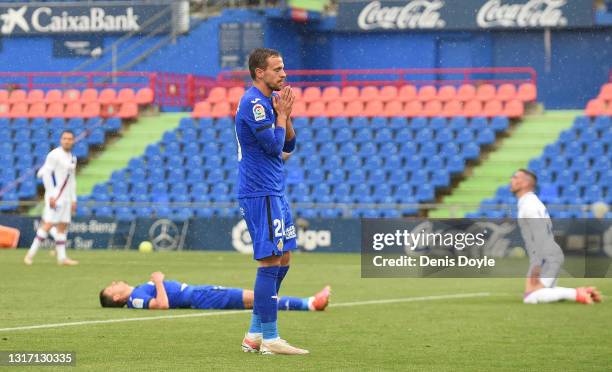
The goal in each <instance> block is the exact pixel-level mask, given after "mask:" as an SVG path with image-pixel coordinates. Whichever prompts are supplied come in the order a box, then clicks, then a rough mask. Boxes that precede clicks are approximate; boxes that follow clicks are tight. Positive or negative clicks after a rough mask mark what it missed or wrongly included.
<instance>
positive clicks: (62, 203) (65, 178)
mask: <svg viewBox="0 0 612 372" xmlns="http://www.w3.org/2000/svg"><path fill="white" fill-rule="evenodd" d="M73 145H74V133H72V132H71V131H68V130H66V131H64V132H63V133H62V136H61V138H60V147H57V148H55V149H53V150H51V152H49V154H48V155H47V158H46V160H45V164H44V165H43V166H42V168H40V170H39V171H38V173H37V176H38V177H39V178H42V180H43V184H44V185H45V209H44V211H43V215H42V221H41V222H42V224H41V226H40V227H39V228H38V231H36V237H35V238H34V241H33V242H32V246H31V247H30V249H29V250H28V253H27V254H26V256H25V257H24V259H23V262H24V263H25V264H26V265H32V260H33V258H34V256H35V255H36V252H38V248H39V247H40V243H42V242H43V241H44V240H45V239H47V237H48V236H49V230H51V228H52V227H53V226H55V227H56V228H57V233H56V235H55V250H56V253H57V255H56V257H57V264H58V265H67V266H73V265H77V264H78V261H75V260H71V259H70V258H68V257H67V256H66V230H67V228H68V225H69V224H70V220H71V214H72V213H74V212H75V211H76V206H77V203H76V163H77V159H76V157H75V156H74V155H72V152H71V150H72V146H73Z"/></svg>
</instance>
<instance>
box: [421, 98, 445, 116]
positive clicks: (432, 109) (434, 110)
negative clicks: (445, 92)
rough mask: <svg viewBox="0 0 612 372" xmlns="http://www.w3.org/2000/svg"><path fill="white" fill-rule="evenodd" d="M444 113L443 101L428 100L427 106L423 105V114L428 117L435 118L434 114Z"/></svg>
mask: <svg viewBox="0 0 612 372" xmlns="http://www.w3.org/2000/svg"><path fill="white" fill-rule="evenodd" d="M441 113H442V102H440V101H434V100H432V101H428V102H426V103H425V107H423V115H424V116H426V117H428V118H433V117H434V116H440V114H441Z"/></svg>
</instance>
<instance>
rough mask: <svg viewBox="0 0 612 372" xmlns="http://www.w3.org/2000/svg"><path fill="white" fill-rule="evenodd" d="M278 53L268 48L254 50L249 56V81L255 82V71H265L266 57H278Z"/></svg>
mask: <svg viewBox="0 0 612 372" xmlns="http://www.w3.org/2000/svg"><path fill="white" fill-rule="evenodd" d="M280 56H281V54H280V52H279V51H277V50H274V49H268V48H256V49H253V51H252V52H251V54H249V72H250V73H251V79H253V80H255V78H256V75H255V69H257V68H262V69H265V68H266V67H267V66H268V57H280Z"/></svg>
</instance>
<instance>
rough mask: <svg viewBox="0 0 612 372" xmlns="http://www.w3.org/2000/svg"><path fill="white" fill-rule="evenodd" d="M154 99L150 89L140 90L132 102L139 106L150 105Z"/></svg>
mask: <svg viewBox="0 0 612 372" xmlns="http://www.w3.org/2000/svg"><path fill="white" fill-rule="evenodd" d="M154 99H155V96H154V94H153V90H152V89H151V88H140V89H139V90H138V92H137V93H136V97H135V99H134V100H135V102H136V103H137V104H139V105H150V104H152V103H153V101H154Z"/></svg>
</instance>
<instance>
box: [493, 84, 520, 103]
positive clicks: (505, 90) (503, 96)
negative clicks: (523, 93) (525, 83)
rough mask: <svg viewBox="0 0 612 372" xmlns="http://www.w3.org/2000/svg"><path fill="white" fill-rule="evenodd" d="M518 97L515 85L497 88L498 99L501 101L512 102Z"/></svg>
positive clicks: (503, 85)
mask: <svg viewBox="0 0 612 372" xmlns="http://www.w3.org/2000/svg"><path fill="white" fill-rule="evenodd" d="M515 97H516V86H515V85H514V84H508V83H506V84H502V85H500V86H499V87H498V88H497V95H496V97H495V98H496V99H497V100H499V101H510V100H513V99H515Z"/></svg>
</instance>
